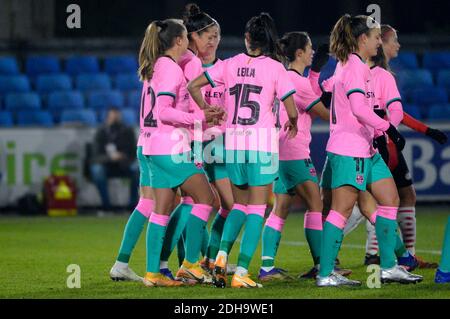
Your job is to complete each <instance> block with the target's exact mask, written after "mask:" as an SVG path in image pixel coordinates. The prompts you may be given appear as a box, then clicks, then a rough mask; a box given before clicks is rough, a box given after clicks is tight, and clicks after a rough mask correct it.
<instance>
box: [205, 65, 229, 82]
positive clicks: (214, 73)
mask: <svg viewBox="0 0 450 319" xmlns="http://www.w3.org/2000/svg"><path fill="white" fill-rule="evenodd" d="M227 62H228V60H224V61H223V62H222V63H216V64H214V65H213V66H212V67H210V68H208V70H206V71H205V72H204V74H205V76H206V78H207V79H208V81H209V84H210V85H211V87H213V88H215V87H216V86H219V85H225V68H226V67H225V65H226V64H227Z"/></svg>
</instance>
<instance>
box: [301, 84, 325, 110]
mask: <svg viewBox="0 0 450 319" xmlns="http://www.w3.org/2000/svg"><path fill="white" fill-rule="evenodd" d="M296 90H297V93H298V94H299V95H300V97H301V100H300V105H299V107H300V108H301V109H303V110H304V111H306V112H308V111H309V110H311V109H312V108H313V107H314V106H315V105H316V104H317V103H319V102H320V96H321V95H322V92H320V93H319V94H316V92H314V90H313V88H312V86H311V83H310V81H304V83H303V85H302V86H301V87H296ZM319 90H320V88H319Z"/></svg>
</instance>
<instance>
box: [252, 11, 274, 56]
mask: <svg viewBox="0 0 450 319" xmlns="http://www.w3.org/2000/svg"><path fill="white" fill-rule="evenodd" d="M245 33H247V34H248V35H249V38H250V41H249V45H250V49H251V50H252V51H255V50H257V49H260V50H261V53H262V54H264V55H267V56H270V57H271V58H273V59H275V60H280V59H281V57H282V52H281V50H280V46H279V44H278V33H277V29H276V26H275V22H274V21H273V19H272V17H271V16H270V15H269V14H268V13H265V12H262V13H261V14H260V15H259V16H255V17H252V18H251V19H250V20H249V21H248V22H247V24H246V26H245Z"/></svg>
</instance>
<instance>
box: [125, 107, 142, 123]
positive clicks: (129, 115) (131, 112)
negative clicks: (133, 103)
mask: <svg viewBox="0 0 450 319" xmlns="http://www.w3.org/2000/svg"><path fill="white" fill-rule="evenodd" d="M122 119H123V122H124V123H125V124H127V125H130V126H136V125H139V116H138V110H135V109H130V108H127V109H123V110H122Z"/></svg>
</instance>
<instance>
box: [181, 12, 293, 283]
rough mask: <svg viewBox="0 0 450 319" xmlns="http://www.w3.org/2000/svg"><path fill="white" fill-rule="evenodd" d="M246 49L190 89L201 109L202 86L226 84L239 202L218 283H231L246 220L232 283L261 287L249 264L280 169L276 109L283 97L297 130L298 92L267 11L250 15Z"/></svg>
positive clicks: (219, 261) (230, 158) (229, 163)
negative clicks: (231, 263)
mask: <svg viewBox="0 0 450 319" xmlns="http://www.w3.org/2000/svg"><path fill="white" fill-rule="evenodd" d="M245 44H246V47H247V53H242V54H238V55H237V56H234V57H232V58H230V59H227V60H225V61H223V63H222V64H220V65H217V66H214V67H212V68H211V69H208V70H207V71H206V72H205V73H204V75H202V76H200V77H198V78H196V79H195V80H194V81H191V82H190V84H189V92H190V93H191V95H192V98H193V99H194V100H195V101H196V102H197V104H198V105H199V106H200V107H201V108H205V107H208V104H207V103H206V102H205V101H204V99H203V95H202V93H201V88H202V87H203V86H206V85H208V84H210V85H211V86H212V87H215V86H216V85H224V87H225V90H226V95H225V106H226V109H227V114H228V116H227V131H226V140H225V149H226V157H227V158H226V168H227V172H228V175H229V177H230V180H231V183H232V189H233V197H234V201H235V204H234V205H233V209H232V210H231V212H230V213H229V215H228V217H227V219H226V221H225V225H224V230H223V235H222V239H221V243H220V248H219V252H218V254H217V258H216V263H215V275H216V285H217V286H220V287H224V286H225V285H226V264H227V259H228V253H229V251H230V249H231V246H232V245H233V243H234V241H235V240H236V238H237V236H238V234H239V231H240V230H241V227H242V225H243V224H244V223H246V226H245V230H244V234H243V237H242V243H241V248H240V252H239V259H238V267H237V269H236V272H235V274H234V275H233V279H232V282H231V286H232V287H235V288H239V287H246V288H257V287H262V286H261V285H260V284H257V283H256V282H254V281H253V280H252V279H250V277H249V275H248V267H249V264H250V261H251V258H252V257H253V254H254V252H255V249H256V247H257V245H258V241H259V237H260V235H261V229H262V224H263V221H264V214H265V210H266V206H267V198H268V195H269V191H270V187H271V184H272V182H273V181H274V180H275V178H276V176H277V172H278V136H277V131H276V128H275V126H274V124H275V121H274V117H273V113H272V112H271V110H272V106H273V103H274V99H275V98H276V97H278V98H279V99H280V100H281V101H282V102H284V106H285V107H286V111H287V113H288V118H289V121H288V122H286V124H285V125H284V129H285V130H289V133H288V137H291V138H292V137H295V135H296V134H297V117H298V114H297V110H296V107H295V104H294V100H293V97H292V95H293V94H294V93H295V89H294V86H293V85H292V84H291V82H290V79H289V76H288V74H287V71H286V70H285V68H284V67H283V65H282V64H281V63H280V62H278V61H277V60H276V58H277V57H278V54H279V48H278V43H277V33H276V28H275V23H274V21H273V20H272V18H271V17H270V16H269V15H268V14H267V13H261V14H260V15H258V16H255V17H253V18H251V19H250V20H249V21H248V22H247V25H246V28H245Z"/></svg>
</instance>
